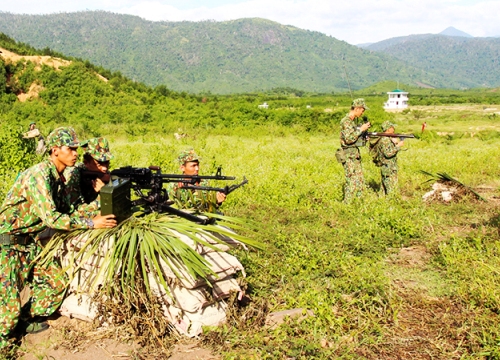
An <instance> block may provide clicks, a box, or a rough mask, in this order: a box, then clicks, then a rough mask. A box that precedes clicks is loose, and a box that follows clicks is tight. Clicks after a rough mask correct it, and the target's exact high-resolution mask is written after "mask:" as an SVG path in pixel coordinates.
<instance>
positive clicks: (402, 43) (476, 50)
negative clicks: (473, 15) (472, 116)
mask: <svg viewBox="0 0 500 360" xmlns="http://www.w3.org/2000/svg"><path fill="white" fill-rule="evenodd" d="M366 49H367V50H373V51H377V52H379V53H384V54H387V55H390V56H393V57H395V58H397V59H399V60H402V61H404V62H406V63H408V64H409V65H413V66H418V67H420V68H422V69H423V70H424V71H426V72H432V73H438V74H442V75H444V76H445V77H448V78H450V79H453V80H454V81H456V82H459V83H461V84H462V87H464V88H471V87H480V86H482V87H498V86H499V85H500V39H499V38H467V37H457V36H444V35H431V34H425V35H411V36H405V37H398V38H392V39H388V40H384V41H381V42H378V43H375V44H372V45H370V46H368V47H367V48H366Z"/></svg>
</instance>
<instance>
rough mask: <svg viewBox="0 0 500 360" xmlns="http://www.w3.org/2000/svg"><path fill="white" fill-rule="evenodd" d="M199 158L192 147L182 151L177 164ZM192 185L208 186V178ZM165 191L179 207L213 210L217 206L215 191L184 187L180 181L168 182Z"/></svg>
mask: <svg viewBox="0 0 500 360" xmlns="http://www.w3.org/2000/svg"><path fill="white" fill-rule="evenodd" d="M199 160H200V157H199V156H198V155H197V154H196V152H195V151H194V149H189V150H185V151H182V152H181V153H180V154H179V156H178V158H177V161H178V163H179V165H184V164H185V163H187V162H193V161H199ZM193 185H195V186H210V184H209V182H208V180H201V181H200V182H199V183H196V184H193ZM167 191H168V197H169V199H171V200H173V201H175V203H176V205H177V207H178V208H180V209H197V210H199V211H208V212H215V211H216V209H217V207H218V206H217V200H216V196H215V192H213V191H204V190H190V189H185V188H183V183H182V182H179V183H169V184H168V185H167Z"/></svg>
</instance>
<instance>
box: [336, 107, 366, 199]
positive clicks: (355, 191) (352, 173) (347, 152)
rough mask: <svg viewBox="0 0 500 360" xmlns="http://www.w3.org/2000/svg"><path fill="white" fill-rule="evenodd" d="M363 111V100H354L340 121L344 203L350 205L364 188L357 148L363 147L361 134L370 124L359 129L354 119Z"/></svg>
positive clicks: (364, 108)
mask: <svg viewBox="0 0 500 360" xmlns="http://www.w3.org/2000/svg"><path fill="white" fill-rule="evenodd" d="M365 110H368V107H367V106H366V104H365V101H364V99H355V100H354V101H353V102H352V105H351V110H350V111H349V113H348V114H347V115H346V116H345V117H344V118H343V119H342V120H341V121H340V146H341V149H340V150H339V151H340V152H341V153H342V154H343V156H342V157H341V158H342V165H343V166H344V173H345V185H344V202H345V203H350V202H351V201H352V200H353V198H354V197H355V196H356V197H360V196H361V194H362V193H363V189H364V186H365V184H364V179H363V170H362V168H361V155H360V152H359V147H360V146H363V145H364V139H362V137H361V134H362V133H363V132H365V131H366V130H368V128H369V127H370V123H369V122H366V123H364V124H363V125H361V127H357V126H356V119H357V118H359V117H361V116H362V115H363V113H364V112H365Z"/></svg>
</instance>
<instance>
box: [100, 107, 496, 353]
mask: <svg viewBox="0 0 500 360" xmlns="http://www.w3.org/2000/svg"><path fill="white" fill-rule="evenodd" d="M499 112H500V106H498V107H495V106H491V107H486V106H483V105H468V106H464V105H457V106H428V107H424V106H419V107H415V108H412V109H411V111H410V112H408V113H405V114H402V113H399V114H396V115H394V119H393V121H394V122H395V123H396V124H397V129H396V130H397V132H401V133H409V132H412V133H415V134H416V135H418V137H419V139H415V140H407V141H405V144H406V149H407V150H406V151H403V152H401V153H400V154H399V157H398V159H399V166H400V172H399V174H400V176H399V183H400V187H401V195H400V196H397V197H395V198H390V199H387V198H385V197H384V196H382V195H381V192H380V173H379V169H378V168H377V167H376V166H375V165H373V163H372V162H371V159H370V156H369V154H368V152H367V149H363V150H362V157H363V167H364V172H365V180H366V182H367V185H368V188H367V191H366V193H365V196H364V197H363V199H362V200H360V201H357V202H355V203H353V204H350V205H346V204H343V203H342V202H341V200H342V185H343V182H344V175H343V169H342V167H341V165H340V164H338V163H337V162H336V160H335V157H334V152H335V150H336V149H337V148H338V146H339V136H338V128H333V129H329V130H328V131H324V132H322V133H307V132H304V131H300V128H285V127H277V126H273V127H264V126H262V127H261V128H258V129H252V130H251V131H245V130H244V129H238V130H237V131H234V132H233V133H231V132H229V131H227V130H225V131H224V132H217V131H216V130H213V129H212V130H207V131H206V132H203V131H197V132H194V131H190V130H187V133H188V136H187V137H186V138H184V139H181V140H176V139H175V138H174V137H173V135H172V134H168V135H165V134H161V135H159V134H156V133H145V134H143V135H141V136H126V135H123V133H122V134H118V135H113V134H115V133H118V132H115V131H112V126H111V125H110V128H109V129H108V130H109V131H108V132H103V135H105V136H106V137H108V139H109V140H110V142H111V145H112V150H113V152H114V153H115V154H116V159H115V160H114V162H113V167H119V166H125V165H132V166H149V165H159V166H161V167H162V170H163V172H165V173H166V172H177V171H178V169H177V165H176V163H175V161H174V159H175V157H176V156H177V153H178V152H179V151H180V150H183V149H186V148H188V147H194V148H195V149H196V150H197V152H198V153H199V154H200V155H201V156H202V172H203V173H204V174H210V173H213V171H214V169H215V168H216V167H217V166H218V165H222V166H223V173H224V174H227V175H235V176H237V177H238V178H241V177H242V176H246V177H247V178H248V180H249V184H248V185H247V186H245V187H243V188H241V189H239V190H238V191H237V192H235V193H233V194H231V195H230V196H229V198H228V200H227V201H226V203H225V204H224V212H225V214H226V215H231V216H238V217H243V218H247V219H249V220H252V221H253V222H254V223H256V224H257V226H258V230H257V231H256V232H255V233H249V234H250V235H251V236H254V237H256V238H257V239H259V240H261V241H262V242H264V243H265V244H266V245H267V248H266V250H264V251H250V252H249V253H243V252H240V253H239V254H238V256H239V258H240V260H241V261H242V263H243V264H244V266H245V268H246V270H247V279H246V280H247V283H248V289H247V291H248V293H249V295H250V297H251V299H252V302H251V303H250V304H249V305H247V306H245V307H241V308H238V309H236V310H235V311H234V312H233V313H232V314H231V316H230V321H228V324H227V325H225V326H223V327H220V328H217V329H207V330H206V332H205V334H204V335H203V336H202V342H203V344H204V345H205V346H208V347H211V348H212V349H213V350H214V351H216V352H219V353H221V354H222V356H223V357H224V358H227V359H311V358H315V359H332V358H342V359H358V358H365V359H478V358H484V359H486V358H488V359H496V358H500V350H499V345H500V319H499V317H498V313H499V312H500V295H498V288H499V285H500V284H499V282H500V280H499V279H500V277H499V276H498V275H499V273H500V256H499V255H500V254H499V253H500V245H499V244H500V243H499V242H498V239H499V222H500V217H499V215H498V212H499V204H500V201H499V199H500V192H499V187H500V179H499V177H498V173H499V170H500V169H499V165H498V161H497V159H499V156H500V148H499V146H498V145H499V144H500V133H499V131H498V130H499V127H500V123H499V119H500V118H499V117H498V116H499ZM368 115H370V114H369V112H368ZM391 116H392V115H391ZM424 121H425V122H426V123H427V129H426V131H425V132H424V133H423V134H422V133H421V130H420V129H421V125H422V123H423V122H424ZM373 130H375V131H377V130H380V129H377V128H374V129H373ZM421 170H425V171H427V172H430V173H437V172H444V173H447V174H449V175H451V176H453V177H454V178H456V179H458V180H460V181H461V182H463V183H465V184H466V185H469V186H471V187H473V188H475V189H476V190H477V191H478V192H480V193H481V195H483V196H484V197H485V198H486V199H487V201H486V202H483V201H478V200H476V199H475V198H474V197H472V196H468V197H464V198H462V199H460V200H459V201H457V202H453V203H449V204H445V203H440V202H431V203H425V202H423V201H422V195H423V194H424V193H425V192H427V191H429V190H430V188H431V185H432V182H430V183H429V182H427V180H429V177H428V176H426V175H424V174H422V173H421V172H420V171H421ZM294 308H304V309H308V310H311V311H312V312H313V314H314V316H309V317H306V318H305V319H303V320H301V321H299V320H297V319H288V320H287V321H286V322H285V323H284V324H282V325H280V326H279V327H277V328H273V329H271V328H270V327H269V326H266V325H265V324H264V319H265V315H267V314H268V313H269V312H275V311H281V310H287V309H294Z"/></svg>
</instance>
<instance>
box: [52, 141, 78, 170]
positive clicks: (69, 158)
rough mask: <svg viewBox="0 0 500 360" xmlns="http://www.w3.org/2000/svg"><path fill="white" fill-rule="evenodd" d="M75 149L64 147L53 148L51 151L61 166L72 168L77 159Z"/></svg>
mask: <svg viewBox="0 0 500 360" xmlns="http://www.w3.org/2000/svg"><path fill="white" fill-rule="evenodd" d="M76 149H78V148H76V147H69V146H66V145H64V146H60V147H55V148H53V149H52V151H53V153H54V155H55V156H56V158H57V160H58V161H59V162H60V163H61V164H64V166H74V165H75V163H76V159H77V158H78V153H77V152H76Z"/></svg>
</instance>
